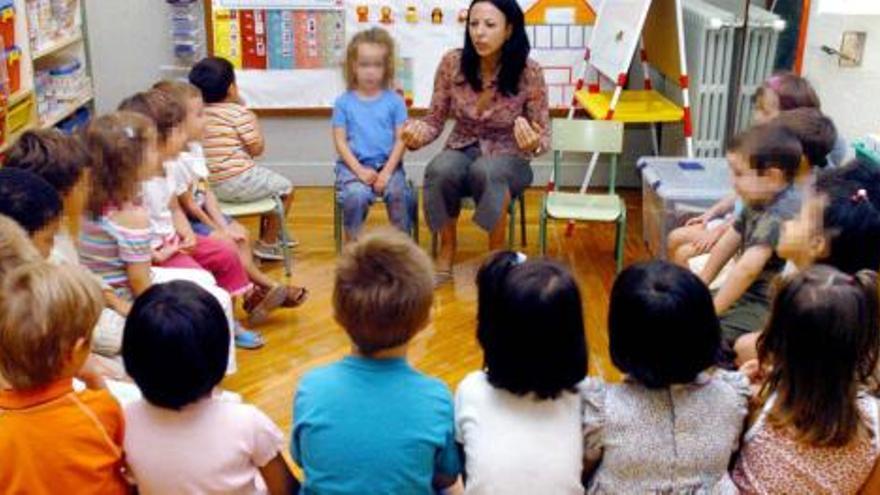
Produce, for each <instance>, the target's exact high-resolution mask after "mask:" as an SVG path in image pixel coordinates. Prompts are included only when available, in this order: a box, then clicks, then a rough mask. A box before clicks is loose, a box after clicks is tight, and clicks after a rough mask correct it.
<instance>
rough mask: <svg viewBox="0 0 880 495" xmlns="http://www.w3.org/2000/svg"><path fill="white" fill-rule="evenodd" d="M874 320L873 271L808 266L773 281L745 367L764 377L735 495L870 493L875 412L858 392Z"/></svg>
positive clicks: (878, 343)
mask: <svg viewBox="0 0 880 495" xmlns="http://www.w3.org/2000/svg"><path fill="white" fill-rule="evenodd" d="M877 313H878V303H877V286H876V274H875V273H873V272H867V271H866V272H860V273H858V274H857V275H856V276H855V277H854V276H852V275H848V274H844V273H841V272H839V271H837V270H835V269H833V268H831V267H828V266H822V265H818V266H815V267H812V268H810V269H808V270H807V271H805V272H801V273H800V274H798V275H796V276H794V277H792V278H791V279H789V280H787V281H785V282H784V283H783V285H782V287H781V288H780V290H779V292H778V293H777V294H776V297H775V299H774V301H773V310H772V312H771V315H770V320H769V322H768V323H767V326H766V328H765V329H764V330H763V332H762V333H761V336H760V337H759V338H758V356H759V360H760V366H755V367H753V370H758V369H766V370H767V371H766V372H765V375H766V378H764V377H760V376H757V374H756V376H755V377H754V378H756V379H763V387H762V388H761V389H760V392H759V395H758V401H759V406H760V409H759V410H758V411H756V412H755V414H754V415H753V416H752V417H751V418H750V421H749V422H750V424H751V426H750V427H749V429H748V431H747V432H746V434H745V436H744V439H743V447H742V450H741V452H740V457H739V460H738V461H737V463H736V467H735V469H734V470H733V480H734V481H735V482H736V485H737V486H738V487H739V489H740V492H741V493H745V494H752V493H829V494H831V493H852V494H854V493H865V494H868V493H880V465H878V464H877V462H878V459H880V409H878V403H877V399H875V398H873V397H871V396H869V395H868V394H867V393H866V392H865V390H864V389H863V386H862V384H863V383H865V381H866V380H867V379H868V377H869V376H870V375H871V374H872V373H873V371H874V369H875V367H876V364H877V353H878V348H880V332H878V331H877V329H878V328H880V322H878V314H877ZM875 466H876V467H875ZM872 471H873V474H872Z"/></svg>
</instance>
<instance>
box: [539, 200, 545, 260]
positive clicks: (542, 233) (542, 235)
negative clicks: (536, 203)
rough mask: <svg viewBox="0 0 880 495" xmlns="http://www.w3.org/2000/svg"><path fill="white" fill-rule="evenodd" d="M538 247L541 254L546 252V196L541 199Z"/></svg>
mask: <svg viewBox="0 0 880 495" xmlns="http://www.w3.org/2000/svg"><path fill="white" fill-rule="evenodd" d="M538 248H539V249H540V252H541V256H545V255H546V254H547V196H546V195H545V196H544V198H543V199H542V200H541V218H540V220H539V224H538Z"/></svg>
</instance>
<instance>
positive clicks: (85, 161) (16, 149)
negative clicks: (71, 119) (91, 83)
mask: <svg viewBox="0 0 880 495" xmlns="http://www.w3.org/2000/svg"><path fill="white" fill-rule="evenodd" d="M89 162H90V158H89V152H88V150H87V149H86V147H85V144H84V143H83V142H82V140H81V139H79V138H78V137H76V136H70V135H67V134H64V133H63V132H61V131H59V130H57V129H43V130H36V131H27V132H25V133H24V134H22V135H21V137H20V138H18V141H17V142H16V143H15V144H14V145H13V146H12V149H10V150H9V156H8V157H7V158H6V164H5V166H7V167H11V168H20V169H24V170H28V171H30V172H33V173H35V174H37V175H39V176H40V177H42V178H43V179H45V180H46V182H48V183H49V184H51V185H52V187H54V188H55V190H56V191H58V194H61V195H62V196H64V195H66V194H68V193H69V192H70V190H71V189H73V186H75V185H76V183H77V181H79V180H80V178H81V177H82V175H83V171H84V170H85V169H86V168H88V167H89V165H90V163H89Z"/></svg>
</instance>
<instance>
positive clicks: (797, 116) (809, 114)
mask: <svg viewBox="0 0 880 495" xmlns="http://www.w3.org/2000/svg"><path fill="white" fill-rule="evenodd" d="M776 121H777V122H778V123H780V124H782V125H783V126H785V127H786V128H787V129H788V130H790V131H791V132H792V133H793V134H794V135H795V136H796V137H797V138H798V139H799V140H800V142H801V147H802V148H803V150H804V156H805V157H807V160H808V161H809V162H810V165H812V166H814V167H820V168H822V167H825V166H826V165H828V154H829V153H831V150H833V149H834V143H835V142H836V141H837V128H835V127H834V122H833V121H832V120H831V119H830V118H828V117H827V116H826V115H825V114H823V113H822V112H821V111H820V110H819V109H818V108H812V107H801V108H795V109H794V110H786V111H784V112H780V114H779V116H778V117H776Z"/></svg>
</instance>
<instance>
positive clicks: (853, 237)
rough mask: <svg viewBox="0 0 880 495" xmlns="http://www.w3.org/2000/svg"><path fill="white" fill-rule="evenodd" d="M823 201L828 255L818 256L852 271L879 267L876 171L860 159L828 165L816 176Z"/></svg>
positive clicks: (879, 198)
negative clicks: (831, 166)
mask: <svg viewBox="0 0 880 495" xmlns="http://www.w3.org/2000/svg"><path fill="white" fill-rule="evenodd" d="M816 191H817V192H818V193H820V194H821V195H823V196H824V197H823V199H824V201H825V205H824V214H823V218H822V228H823V230H824V235H825V238H826V239H827V242H828V246H827V251H828V255H827V257H825V258H824V259H821V260H819V261H820V262H821V263H825V264H828V265H831V266H833V267H835V268H837V269H838V270H840V271H842V272H845V273H849V274H854V273H856V272H858V271H859V270H865V269H867V270H878V269H880V171H878V170H877V168H876V166H874V165H873V164H871V163H868V162H865V161H863V160H853V161H852V162H850V163H848V164H847V165H845V166H843V167H839V168H835V169H830V170H827V171H825V172H824V173H822V174H820V175H819V177H818V178H817V180H816Z"/></svg>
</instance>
